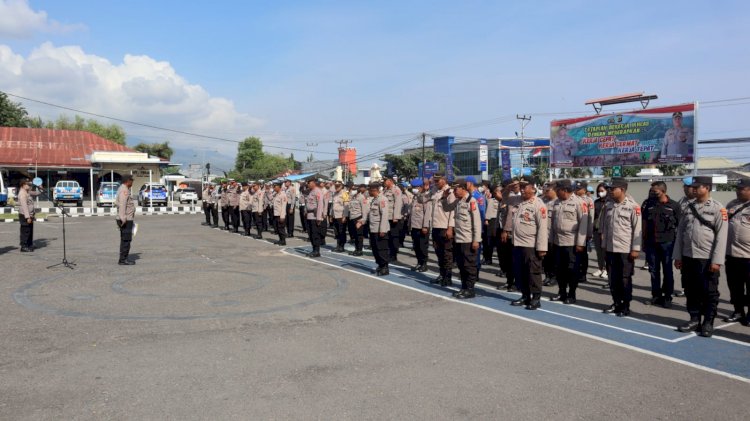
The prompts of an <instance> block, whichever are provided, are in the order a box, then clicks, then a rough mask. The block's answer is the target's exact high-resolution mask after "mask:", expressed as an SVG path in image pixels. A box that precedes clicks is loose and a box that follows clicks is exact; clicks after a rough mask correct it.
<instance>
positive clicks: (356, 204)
mask: <svg viewBox="0 0 750 421" xmlns="http://www.w3.org/2000/svg"><path fill="white" fill-rule="evenodd" d="M366 189H367V187H366V186H365V185H364V184H360V185H359V186H358V188H357V193H356V194H355V195H353V196H352V197H351V199H350V200H349V222H348V225H349V236H350V237H351V238H352V239H353V240H354V251H353V252H351V253H349V254H350V255H352V256H362V255H363V254H364V253H363V252H362V248H363V247H364V227H362V226H358V225H357V223H358V222H359V221H360V220H362V218H363V217H364V213H365V212H368V211H369V204H370V203H369V201H368V198H367V196H366V195H365V190H366Z"/></svg>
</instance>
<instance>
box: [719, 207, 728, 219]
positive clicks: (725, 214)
mask: <svg viewBox="0 0 750 421" xmlns="http://www.w3.org/2000/svg"><path fill="white" fill-rule="evenodd" d="M719 212H721V220H722V221H727V220H729V218H728V217H727V210H726V208H721V210H720V211H719Z"/></svg>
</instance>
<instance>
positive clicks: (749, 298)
mask: <svg viewBox="0 0 750 421" xmlns="http://www.w3.org/2000/svg"><path fill="white" fill-rule="evenodd" d="M736 189H737V198H736V199H734V200H732V201H731V202H729V203H728V204H727V222H728V223H729V228H728V230H727V257H726V265H727V266H726V273H727V282H728V283H729V296H730V302H731V303H732V306H734V311H733V312H732V315H731V316H729V317H727V318H725V319H724V321H726V322H730V323H731V322H740V323H742V324H743V325H745V326H747V325H748V316H747V315H748V312H746V310H745V309H746V308H747V307H750V178H743V179H741V180H740V181H739V183H737V186H736Z"/></svg>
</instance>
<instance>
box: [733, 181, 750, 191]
mask: <svg viewBox="0 0 750 421" xmlns="http://www.w3.org/2000/svg"><path fill="white" fill-rule="evenodd" d="M735 187H737V188H738V189H744V188H745V187H750V178H740V179H739V181H737V185H736V186H735Z"/></svg>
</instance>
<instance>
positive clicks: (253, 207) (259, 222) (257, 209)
mask: <svg viewBox="0 0 750 421" xmlns="http://www.w3.org/2000/svg"><path fill="white" fill-rule="evenodd" d="M265 208H266V197H265V192H264V190H263V189H262V188H261V186H260V183H254V184H253V187H252V198H251V199H250V211H251V212H252V214H253V219H254V222H255V229H256V231H257V232H258V234H256V235H255V238H256V239H258V240H260V239H261V238H263V231H264V228H263V210H264V209H265Z"/></svg>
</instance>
